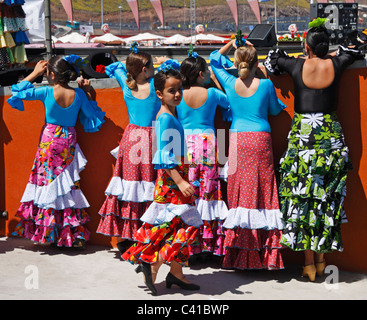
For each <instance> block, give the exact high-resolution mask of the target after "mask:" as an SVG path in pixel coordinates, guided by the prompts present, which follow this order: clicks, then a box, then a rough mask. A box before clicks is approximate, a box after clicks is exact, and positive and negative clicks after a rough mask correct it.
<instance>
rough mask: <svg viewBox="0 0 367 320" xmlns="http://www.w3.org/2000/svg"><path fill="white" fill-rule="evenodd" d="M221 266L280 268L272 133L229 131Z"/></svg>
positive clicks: (278, 212) (281, 263)
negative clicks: (226, 201)
mask: <svg viewBox="0 0 367 320" xmlns="http://www.w3.org/2000/svg"><path fill="white" fill-rule="evenodd" d="M227 188H228V192H227V193H228V207H229V214H228V217H227V219H226V221H225V223H224V227H225V228H226V229H227V230H226V237H225V240H224V247H225V256H224V259H223V267H224V268H235V269H269V270H276V269H283V268H284V265H283V261H282V257H281V253H280V249H281V247H282V246H281V244H280V238H281V236H282V231H281V230H282V229H283V227H284V223H283V221H282V219H281V216H282V215H281V212H280V210H279V202H278V192H277V184H276V179H275V174H274V164H273V152H272V140H271V135H270V133H268V132H239V133H231V139H230V150H229V167H228V186H227Z"/></svg>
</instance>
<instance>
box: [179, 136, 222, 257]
mask: <svg viewBox="0 0 367 320" xmlns="http://www.w3.org/2000/svg"><path fill="white" fill-rule="evenodd" d="M186 145H187V158H188V162H189V182H190V184H191V185H192V186H193V187H194V189H195V193H194V197H195V203H196V206H197V210H198V212H199V214H200V216H201V219H202V220H203V222H204V224H203V225H202V226H201V227H200V233H199V243H198V244H196V245H192V246H191V247H190V249H191V250H190V253H191V254H199V253H202V252H209V253H212V254H213V255H216V256H223V255H224V247H223V244H224V237H225V233H224V228H223V221H224V219H226V218H227V215H228V208H227V205H226V203H225V202H224V201H223V198H222V192H221V186H220V180H219V173H218V163H217V139H216V136H215V135H214V134H213V133H199V134H191V135H187V136H186Z"/></svg>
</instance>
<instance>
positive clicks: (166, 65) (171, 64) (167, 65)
mask: <svg viewBox="0 0 367 320" xmlns="http://www.w3.org/2000/svg"><path fill="white" fill-rule="evenodd" d="M172 69H175V70H180V63H179V62H178V60H177V59H170V60H167V61H165V62H163V63H162V64H161V65H160V66H159V67H158V68H157V71H158V72H160V71H162V72H167V71H168V70H172Z"/></svg>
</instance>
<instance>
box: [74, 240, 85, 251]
mask: <svg viewBox="0 0 367 320" xmlns="http://www.w3.org/2000/svg"><path fill="white" fill-rule="evenodd" d="M72 246H73V248H74V249H75V250H80V251H81V250H85V240H84V239H76V240H75V241H74V242H73V245H72Z"/></svg>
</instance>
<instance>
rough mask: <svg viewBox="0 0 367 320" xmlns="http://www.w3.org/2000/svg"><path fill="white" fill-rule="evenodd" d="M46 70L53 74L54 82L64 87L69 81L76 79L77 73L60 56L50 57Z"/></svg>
mask: <svg viewBox="0 0 367 320" xmlns="http://www.w3.org/2000/svg"><path fill="white" fill-rule="evenodd" d="M47 68H48V70H49V71H50V72H53V73H54V74H55V82H56V83H59V84H63V85H66V84H68V83H69V82H70V81H75V80H76V79H77V78H78V73H77V72H76V71H75V69H74V67H73V66H72V65H71V64H70V63H69V62H67V61H65V60H64V59H63V58H62V56H54V57H52V58H51V59H50V60H49V61H48V64H47Z"/></svg>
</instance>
